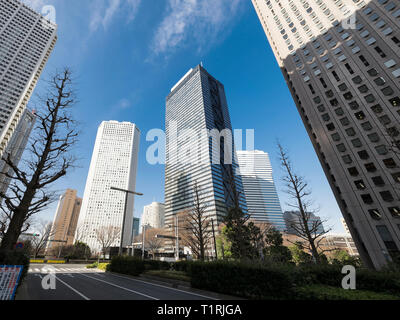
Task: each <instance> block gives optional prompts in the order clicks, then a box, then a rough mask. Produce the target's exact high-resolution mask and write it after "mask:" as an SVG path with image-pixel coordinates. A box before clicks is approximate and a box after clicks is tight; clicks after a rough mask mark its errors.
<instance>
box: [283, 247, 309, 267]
mask: <svg viewBox="0 0 400 320" xmlns="http://www.w3.org/2000/svg"><path fill="white" fill-rule="evenodd" d="M302 248H303V245H302V244H301V243H300V242H296V243H295V244H293V245H292V246H290V247H289V250H290V251H291V253H292V260H293V262H294V263H296V264H297V265H299V264H307V263H312V260H313V259H312V256H311V255H310V254H308V253H307V252H304V250H303V249H302Z"/></svg>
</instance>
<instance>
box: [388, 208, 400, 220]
mask: <svg viewBox="0 0 400 320" xmlns="http://www.w3.org/2000/svg"><path fill="white" fill-rule="evenodd" d="M388 209H389V212H390V214H391V215H392V216H393V217H395V218H400V209H399V207H390V208H388Z"/></svg>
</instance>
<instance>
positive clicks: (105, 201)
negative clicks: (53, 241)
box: [78, 121, 140, 252]
mask: <svg viewBox="0 0 400 320" xmlns="http://www.w3.org/2000/svg"><path fill="white" fill-rule="evenodd" d="M139 142H140V130H139V129H138V127H137V126H136V125H135V124H133V123H130V122H117V121H105V122H102V123H101V125H100V127H99V129H98V131H97V137H96V143H95V146H94V151H93V155H92V161H91V163H90V168H89V174H88V178H87V181H86V187H85V192H84V195H83V201H82V208H81V213H80V216H79V221H78V230H79V232H80V234H81V238H80V241H83V242H85V243H86V244H88V245H89V247H90V248H91V249H92V251H94V252H98V251H100V248H101V246H100V243H99V242H98V240H97V237H96V230H100V229H102V228H103V227H109V226H111V227H116V228H119V230H122V226H123V216H124V208H125V193H124V192H121V191H114V190H111V187H115V188H120V189H124V190H130V191H135V188H136V171H137V162H138V153H139ZM133 209H134V196H133V195H131V194H130V195H129V196H128V202H127V214H126V217H125V227H124V231H123V238H122V241H123V246H128V245H130V244H131V240H132V230H133V226H132V224H133ZM82 235H83V236H82ZM120 241H121V239H120V238H119V239H117V240H115V241H114V243H113V244H112V247H119V245H120Z"/></svg>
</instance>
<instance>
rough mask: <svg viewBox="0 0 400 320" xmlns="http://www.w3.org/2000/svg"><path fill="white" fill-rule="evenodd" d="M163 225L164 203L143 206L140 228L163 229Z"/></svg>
mask: <svg viewBox="0 0 400 320" xmlns="http://www.w3.org/2000/svg"><path fill="white" fill-rule="evenodd" d="M164 223H165V205H164V203H159V202H153V203H152V204H149V205H148V206H144V208H143V215H142V226H149V227H151V228H156V229H159V228H164Z"/></svg>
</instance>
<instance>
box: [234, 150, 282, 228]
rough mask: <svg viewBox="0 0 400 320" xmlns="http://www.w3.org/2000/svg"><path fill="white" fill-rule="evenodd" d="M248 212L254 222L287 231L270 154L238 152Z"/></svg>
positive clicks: (256, 151) (257, 151)
mask: <svg viewBox="0 0 400 320" xmlns="http://www.w3.org/2000/svg"><path fill="white" fill-rule="evenodd" d="M237 158H238V162H239V169H240V176H241V178H242V183H243V189H244V194H245V196H246V203H247V210H248V213H249V214H250V217H251V219H252V220H254V221H257V222H266V223H270V224H271V225H273V226H274V227H275V228H276V229H277V230H279V231H284V230H285V229H286V224H285V220H284V219H283V213H282V208H281V204H280V202H279V197H278V193H277V192H276V188H275V183H274V179H273V176H272V166H271V162H270V160H269V156H268V153H265V152H263V151H259V150H255V151H237Z"/></svg>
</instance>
